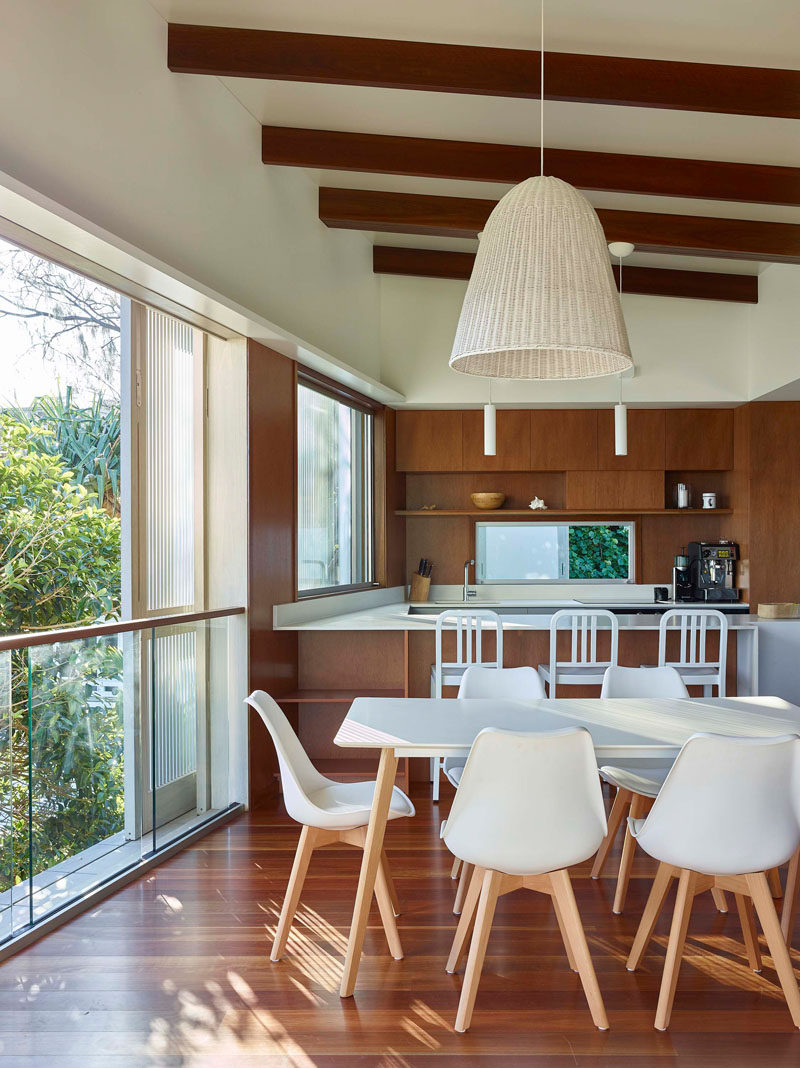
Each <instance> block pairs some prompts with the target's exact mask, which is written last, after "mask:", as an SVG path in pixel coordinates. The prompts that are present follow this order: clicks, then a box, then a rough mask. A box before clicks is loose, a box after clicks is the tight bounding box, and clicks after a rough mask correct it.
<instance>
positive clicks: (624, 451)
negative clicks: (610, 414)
mask: <svg viewBox="0 0 800 1068" xmlns="http://www.w3.org/2000/svg"><path fill="white" fill-rule="evenodd" d="M614 455H615V456H627V455H628V409H627V408H626V407H625V405H624V404H623V403H622V402H621V401H620V403H619V404H615V405H614Z"/></svg>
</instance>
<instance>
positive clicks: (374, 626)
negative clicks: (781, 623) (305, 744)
mask: <svg viewBox="0 0 800 1068" xmlns="http://www.w3.org/2000/svg"><path fill="white" fill-rule="evenodd" d="M520 604H521V605H523V604H524V605H525V606H527V605H530V606H538V607H544V606H543V605H542V602H541V601H530V602H520ZM409 607H410V605H409V604H408V602H406V601H397V602H394V603H391V604H381V605H374V606H369V607H366V606H365V607H363V608H361V609H359V610H356V611H352V612H341V613H338V614H335V615H328V616H324V615H320V616H319V617H318V618H316V619H305V620H303V621H297V622H292V623H289V622H287V623H285V624H283V625H277V626H276V627H275V629H276V630H296V631H303V630H389V631H392V630H428V631H433V630H434V629H435V627H436V616H435V615H409V612H408V609H409ZM429 607H433V605H429ZM441 607H442V611H444V610H445V608H446V607H447V606H445V605H442V606H441ZM452 607H455V605H453V606H452ZM470 607H471V608H479V607H480V605H478V604H472V605H470ZM547 607H552V609H553V611H554V612H555V611H557V610H558V608H559V607H566V605H563V604H562V605H558V604H554V605H548V606H547ZM570 607H572V606H570ZM575 607H576V609H577V610H579V608H580V606H575ZM587 607H588V606H587ZM596 607H625V603H624V602H622V603H620V602H616V603H615V602H611V601H610V602H609V603H608V605H602V606H600V605H598V606H596ZM658 607H659V608H671V607H674V605H673V604H672V603H671V602H661V603H660V604H659V606H658ZM510 609H511V606H510V605H506V606H504V611H505V612H508V611H509V610H510ZM324 610H325V608H324V604H323V603H322V602H320V603H319V611H320V613H322V612H324ZM617 619H618V620H619V625H620V628H621V629H622V630H658V625H659V619H660V616H659V615H657V614H651V615H648V614H645V613H643V612H637V611H636V606H635V605H632V606H631V611H630V613H625V614H624V615H619V616H617ZM502 620H503V629H504V630H549V629H550V613H548V612H544V613H541V614H538V615H518V616H515V615H505V614H504V615H503V616H502ZM758 622H759V619H758V616H755V615H751V614H747V615H745V614H731V615H728V627H729V628H730V629H731V630H752V629H753V627H755V626H756V624H757V623H758Z"/></svg>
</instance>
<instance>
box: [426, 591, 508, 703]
mask: <svg viewBox="0 0 800 1068" xmlns="http://www.w3.org/2000/svg"><path fill="white" fill-rule="evenodd" d="M451 623H455V630H456V659H455V660H450V661H447V662H446V663H445V662H443V661H442V633H443V631H444V628H445V627H446V626H447V625H448V624H451ZM484 631H496V633H497V645H496V647H495V656H494V657H493V658H491V659H489V660H485V659H484V657H483V632H484ZM472 664H481V665H484V666H489V667H496V668H499V667H502V666H503V621H502V620H501V619H500V616H499V615H498V614H497V612H493V611H492V610H491V609H489V608H472V609H466V610H461V609H453V610H449V611H445V612H442V614H441V615H440V616H437V618H436V664H435V665H434V679H435V696H436V697H441V696H442V671H443V669H445V668H467V667H469V666H470V665H472Z"/></svg>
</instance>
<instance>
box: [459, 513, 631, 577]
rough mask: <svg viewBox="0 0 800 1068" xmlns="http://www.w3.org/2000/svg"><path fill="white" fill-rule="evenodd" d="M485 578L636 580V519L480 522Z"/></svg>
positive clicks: (479, 565) (480, 564)
mask: <svg viewBox="0 0 800 1068" xmlns="http://www.w3.org/2000/svg"><path fill="white" fill-rule="evenodd" d="M475 549H476V573H477V581H478V582H479V583H495V584H505V583H515V582H554V583H563V582H633V581H634V559H633V551H634V524H633V523H543V522H541V521H538V520H534V521H531V520H528V521H526V522H521V523H503V522H491V523H476V524H475Z"/></svg>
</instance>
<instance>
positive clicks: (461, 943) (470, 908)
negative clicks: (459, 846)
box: [445, 868, 484, 975]
mask: <svg viewBox="0 0 800 1068" xmlns="http://www.w3.org/2000/svg"><path fill="white" fill-rule="evenodd" d="M483 874H484V869H483V868H475V870H474V871H473V873H472V878H471V879H470V881H469V889H468V890H467V896H466V899H465V901H464V907H463V908H462V910H461V916H460V918H459V921H458V926H457V927H456V933H455V937H454V938H453V945H452V946H451V948H450V956H449V957H448V958H447V964H446V965H445V971H446V972H449V973H450V974H451V975H452V974H453V972H456V971H458V968H459V965H460V964H461V959H462V957H463V956H464V953H465V952H466V949H467V946H468V944H469V936H470V932H471V931H472V921H473V920H474V919H475V909H476V908H477V907H478V898H479V897H480V892H481V886H482V885H483Z"/></svg>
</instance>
